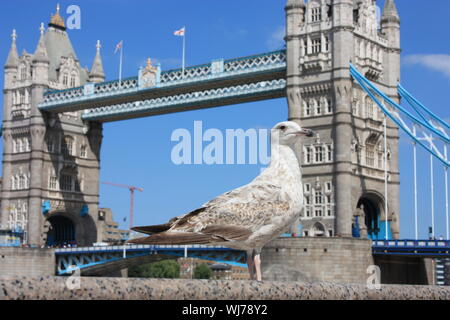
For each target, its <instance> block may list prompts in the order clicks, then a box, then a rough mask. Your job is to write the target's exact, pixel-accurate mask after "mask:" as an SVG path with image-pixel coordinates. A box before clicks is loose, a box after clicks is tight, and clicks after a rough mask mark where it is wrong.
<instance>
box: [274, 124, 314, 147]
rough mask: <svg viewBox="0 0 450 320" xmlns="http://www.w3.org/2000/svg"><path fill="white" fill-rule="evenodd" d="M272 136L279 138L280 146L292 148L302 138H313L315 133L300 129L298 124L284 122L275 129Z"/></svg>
mask: <svg viewBox="0 0 450 320" xmlns="http://www.w3.org/2000/svg"><path fill="white" fill-rule="evenodd" d="M272 136H276V137H278V141H279V144H281V145H287V146H291V145H293V144H295V143H296V142H297V141H298V139H299V138H300V137H313V136H314V132H313V131H312V130H310V129H306V128H302V127H300V126H299V125H298V124H297V123H296V122H293V121H284V122H280V123H278V124H276V125H275V126H274V127H273V129H272Z"/></svg>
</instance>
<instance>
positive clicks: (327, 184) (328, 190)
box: [325, 181, 332, 192]
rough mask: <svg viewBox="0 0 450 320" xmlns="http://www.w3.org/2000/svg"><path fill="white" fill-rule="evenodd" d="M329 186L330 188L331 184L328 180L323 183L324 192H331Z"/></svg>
mask: <svg viewBox="0 0 450 320" xmlns="http://www.w3.org/2000/svg"><path fill="white" fill-rule="evenodd" d="M331 188H332V185H331V182H330V181H328V182H327V183H325V192H331Z"/></svg>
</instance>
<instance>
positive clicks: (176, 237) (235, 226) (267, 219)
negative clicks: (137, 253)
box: [130, 182, 290, 244]
mask: <svg viewBox="0 0 450 320" xmlns="http://www.w3.org/2000/svg"><path fill="white" fill-rule="evenodd" d="M289 200H290V199H288V198H287V195H286V194H283V193H282V192H281V187H279V186H276V185H274V184H269V183H261V182H258V183H250V184H248V185H246V186H243V187H240V188H238V189H235V190H233V191H230V192H227V193H225V194H223V195H221V196H219V197H217V198H215V199H213V200H211V201H209V202H207V203H206V204H205V205H204V206H203V207H201V208H199V209H197V210H194V211H192V212H190V213H188V214H186V215H183V216H180V217H177V218H174V219H172V220H171V221H169V222H168V223H166V224H164V225H159V226H150V227H141V228H135V229H134V230H136V231H144V232H145V233H154V234H153V235H151V236H150V237H147V238H141V239H135V240H132V241H130V242H132V243H140V244H144V243H145V244H206V243H213V242H227V241H243V240H246V239H248V237H249V236H250V235H251V234H252V233H253V231H254V230H257V229H258V228H259V227H261V226H263V225H267V224H270V223H271V220H272V219H273V218H274V217H275V216H280V215H283V214H285V212H286V211H287V210H289V208H290V207H289Z"/></svg>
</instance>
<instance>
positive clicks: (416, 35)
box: [0, 0, 450, 238]
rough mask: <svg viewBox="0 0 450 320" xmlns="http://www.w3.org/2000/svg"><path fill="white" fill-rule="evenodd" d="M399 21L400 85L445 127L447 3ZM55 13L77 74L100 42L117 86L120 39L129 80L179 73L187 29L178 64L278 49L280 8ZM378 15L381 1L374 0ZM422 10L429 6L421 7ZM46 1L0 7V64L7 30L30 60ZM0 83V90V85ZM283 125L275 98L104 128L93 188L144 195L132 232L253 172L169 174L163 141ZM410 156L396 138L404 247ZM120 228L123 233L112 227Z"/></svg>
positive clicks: (175, 5) (252, 2) (164, 6)
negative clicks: (145, 70) (199, 129)
mask: <svg viewBox="0 0 450 320" xmlns="http://www.w3.org/2000/svg"><path fill="white" fill-rule="evenodd" d="M396 2H397V6H398V9H399V12H400V16H401V20H402V48H403V52H402V58H403V59H402V83H403V85H404V86H405V87H406V88H407V89H408V90H410V91H411V92H413V93H414V94H415V95H416V96H417V97H418V98H420V99H421V100H422V101H423V102H425V103H426V104H427V105H428V106H430V108H432V109H433V111H435V112H436V113H437V114H438V115H440V116H442V117H443V118H449V111H448V109H447V108H446V106H447V105H448V101H450V91H449V90H448V88H449V84H450V42H449V41H446V35H447V34H448V31H449V27H450V22H449V20H448V17H449V14H450V1H448V0H433V1H426V2H425V1H420V0H397V1H396ZM60 3H61V7H62V11H63V12H65V10H66V8H67V7H68V6H69V5H71V4H76V5H78V6H80V8H81V14H82V15H81V29H80V30H70V31H69V35H70V38H71V40H72V43H73V45H74V48H75V50H76V52H77V55H78V58H79V60H80V61H81V64H82V66H88V67H89V68H90V67H91V65H92V61H93V58H94V54H95V43H96V41H97V40H98V39H100V40H101V41H102V46H103V48H102V57H103V63H104V67H105V71H106V74H107V78H108V79H116V78H118V56H117V55H114V47H115V45H116V44H117V43H118V42H119V41H120V40H124V69H123V73H124V76H135V75H137V71H138V68H139V66H142V65H144V64H145V61H146V59H147V57H151V58H153V59H156V60H157V61H158V62H160V63H161V64H162V68H163V69H169V68H174V67H179V66H180V64H181V38H178V37H175V36H173V32H174V31H175V30H177V29H179V28H181V27H182V26H184V25H185V26H186V28H187V38H186V40H187V64H188V65H195V64H202V63H207V62H209V61H211V60H212V59H216V58H233V57H239V56H245V55H249V54H255V53H262V52H266V51H270V50H275V49H279V48H282V46H283V41H282V40H281V38H282V34H283V27H284V23H285V21H284V10H283V7H284V4H285V1H284V0H245V1H242V0H227V1H218V0H190V1H181V0H151V1H142V0H126V1H125V0H80V1H75V0H71V1H60ZM378 3H379V6H381V7H383V4H384V1H378ZM431 3H432V5H431ZM55 7H56V1H47V0H46V1H32V0H14V1H11V0H9V1H6V0H4V1H1V4H0V8H1V10H0V61H6V57H7V53H8V50H9V46H10V41H11V40H10V34H11V30H12V29H13V28H15V29H17V33H18V36H19V37H18V47H19V51H20V52H21V51H22V50H23V49H26V50H27V51H28V52H34V50H35V48H36V44H37V41H38V37H39V25H40V23H41V22H44V23H48V21H49V18H50V13H54V12H55ZM2 81H3V78H2V79H1V80H0V85H1V86H3V82H2ZM286 118H287V105H286V101H285V99H277V100H271V101H263V102H257V103H248V104H244V105H234V106H228V107H222V108H215V109H208V110H201V111H193V112H185V113H178V114H171V115H165V116H157V117H151V118H143V119H137V120H130V121H123V122H116V123H108V124H106V125H105V126H104V140H103V146H102V163H101V179H102V181H112V182H117V183H123V184H130V185H136V186H139V187H143V188H144V192H143V193H138V194H137V195H136V204H135V215H136V217H135V224H136V225H143V224H153V223H161V222H165V221H166V220H167V219H168V218H171V217H173V216H175V215H179V214H183V213H185V212H188V211H189V210H192V209H195V208H197V207H198V206H200V205H201V204H203V203H204V202H206V201H208V200H210V199H211V198H213V197H215V196H217V195H219V194H221V193H223V192H225V191H227V190H230V189H233V188H235V187H238V186H240V185H242V184H245V183H247V182H248V181H250V180H251V179H252V178H253V177H255V176H256V175H257V174H258V173H259V171H260V166H259V165H231V166H226V165H213V166H208V165H195V166H176V165H174V164H172V162H171V160H170V153H171V149H172V147H173V146H174V143H173V142H171V141H170V137H171V133H172V131H173V130H175V129H177V128H187V129H190V128H192V127H193V122H194V121H195V120H202V121H203V125H204V127H205V129H206V128H218V129H221V130H222V129H223V130H225V129H226V128H243V129H247V128H254V127H264V128H269V127H272V126H273V124H275V123H276V122H278V121H282V120H285V119H286ZM411 158H412V148H411V144H410V143H409V141H408V140H407V139H405V138H402V141H401V144H400V170H401V182H402V185H401V231H402V237H405V238H412V237H413V235H414V229H413V224H412V223H413V203H412V202H413V201H412V161H411ZM419 160H420V164H419V181H420V190H419V192H420V203H419V206H420V217H419V219H420V223H421V225H422V227H421V233H420V234H421V236H422V237H426V235H427V228H426V226H428V225H430V223H431V222H430V217H429V208H430V202H429V174H428V172H429V162H428V161H429V158H428V156H427V155H425V153H424V152H423V151H421V150H420V151H419ZM435 167H436V171H435V191H436V215H437V230H436V234H437V235H440V234H445V207H444V188H443V173H442V172H443V170H442V166H440V165H438V164H437V162H435ZM100 205H101V206H103V207H110V208H112V209H113V211H114V213H115V216H116V219H117V220H120V221H122V219H123V218H124V217H125V216H127V215H128V211H129V192H128V191H127V190H125V189H117V188H114V187H110V186H106V185H101V200H100ZM121 224H122V225H123V226H125V225H126V224H124V223H121Z"/></svg>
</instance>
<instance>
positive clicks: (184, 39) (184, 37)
mask: <svg viewBox="0 0 450 320" xmlns="http://www.w3.org/2000/svg"><path fill="white" fill-rule="evenodd" d="M185 67H186V27H184V35H183V68H182V70H183V73H182V75H183V78H184V69H185Z"/></svg>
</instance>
